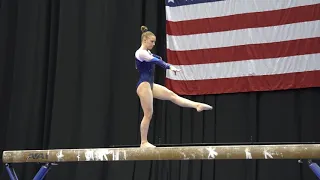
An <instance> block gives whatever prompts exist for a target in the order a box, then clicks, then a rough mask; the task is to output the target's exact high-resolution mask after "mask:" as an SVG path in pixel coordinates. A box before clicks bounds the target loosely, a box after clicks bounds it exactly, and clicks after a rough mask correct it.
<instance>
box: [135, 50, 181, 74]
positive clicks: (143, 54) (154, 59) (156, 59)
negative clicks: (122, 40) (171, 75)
mask: <svg viewBox="0 0 320 180" xmlns="http://www.w3.org/2000/svg"><path fill="white" fill-rule="evenodd" d="M138 56H139V59H140V60H143V61H146V62H151V63H154V64H156V65H158V66H160V67H162V68H164V69H170V70H173V71H180V70H179V69H177V68H175V67H174V66H172V65H171V64H169V63H166V62H164V61H163V60H162V59H161V57H160V56H157V55H154V54H153V55H151V54H149V53H148V51H144V50H141V51H140V52H139V54H138Z"/></svg>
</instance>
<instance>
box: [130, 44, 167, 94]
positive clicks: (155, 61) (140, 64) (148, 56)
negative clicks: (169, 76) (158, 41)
mask: <svg viewBox="0 0 320 180" xmlns="http://www.w3.org/2000/svg"><path fill="white" fill-rule="evenodd" d="M135 59H136V68H137V70H138V72H139V80H138V82H137V85H136V88H138V86H139V85H140V84H141V83H142V82H148V83H150V86H151V88H153V81H154V68H155V65H159V66H161V67H162V68H164V69H170V64H168V63H166V62H164V61H162V60H161V59H160V57H159V56H157V55H154V54H152V53H151V52H150V51H148V50H144V49H141V48H140V49H138V50H137V51H136V53H135Z"/></svg>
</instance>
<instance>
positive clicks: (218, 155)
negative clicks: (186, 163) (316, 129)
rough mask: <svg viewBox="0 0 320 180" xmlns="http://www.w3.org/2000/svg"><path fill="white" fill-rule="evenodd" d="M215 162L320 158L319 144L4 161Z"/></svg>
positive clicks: (46, 153) (6, 158)
mask: <svg viewBox="0 0 320 180" xmlns="http://www.w3.org/2000/svg"><path fill="white" fill-rule="evenodd" d="M212 159H299V160H300V159H320V144H284V145H283V144H282V145H236V146H235V145H228V146H184V147H156V148H139V147H137V148H132V147H131V148H91V149H49V150H16V151H4V152H3V158H2V160H3V163H7V164H10V163H31V162H37V163H48V162H50V163H57V162H82V161H86V162H88V161H137V160H212Z"/></svg>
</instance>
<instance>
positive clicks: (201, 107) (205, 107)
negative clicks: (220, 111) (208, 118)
mask: <svg viewBox="0 0 320 180" xmlns="http://www.w3.org/2000/svg"><path fill="white" fill-rule="evenodd" d="M196 109H197V111H198V112H201V111H204V110H212V106H209V105H208V104H203V103H199V104H198V105H197V108H196Z"/></svg>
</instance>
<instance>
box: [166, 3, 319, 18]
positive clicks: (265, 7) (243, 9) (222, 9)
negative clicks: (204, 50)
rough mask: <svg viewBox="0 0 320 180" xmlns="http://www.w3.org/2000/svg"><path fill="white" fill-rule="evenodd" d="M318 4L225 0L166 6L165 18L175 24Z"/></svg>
mask: <svg viewBox="0 0 320 180" xmlns="http://www.w3.org/2000/svg"><path fill="white" fill-rule="evenodd" d="M319 3H320V1H319V0H227V1H219V2H211V3H200V4H192V5H187V6H177V7H169V6H166V18H167V20H168V21H174V22H175V21H184V20H193V19H202V18H213V17H221V16H230V15H234V14H243V13H252V12H261V11H272V10H279V9H286V8H292V7H297V6H305V5H313V4H319Z"/></svg>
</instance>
